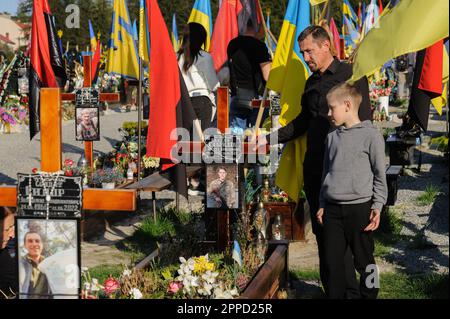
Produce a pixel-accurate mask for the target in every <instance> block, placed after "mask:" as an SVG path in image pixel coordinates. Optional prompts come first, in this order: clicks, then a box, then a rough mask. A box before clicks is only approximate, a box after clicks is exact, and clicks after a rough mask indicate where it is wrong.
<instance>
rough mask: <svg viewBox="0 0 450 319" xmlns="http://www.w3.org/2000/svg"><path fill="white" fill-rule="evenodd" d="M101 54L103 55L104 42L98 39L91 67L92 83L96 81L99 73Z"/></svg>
mask: <svg viewBox="0 0 450 319" xmlns="http://www.w3.org/2000/svg"><path fill="white" fill-rule="evenodd" d="M101 55H102V44H101V43H100V41H98V42H97V48H96V49H95V53H94V57H93V58H92V67H91V75H92V77H91V78H92V83H94V82H95V81H96V78H97V75H98V66H99V64H100V58H101Z"/></svg>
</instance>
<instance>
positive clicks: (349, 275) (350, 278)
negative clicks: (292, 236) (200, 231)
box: [304, 170, 361, 299]
mask: <svg viewBox="0 0 450 319" xmlns="http://www.w3.org/2000/svg"><path fill="white" fill-rule="evenodd" d="M304 180H305V186H304V189H305V194H306V199H307V200H308V204H309V210H310V215H311V225H312V231H313V233H314V235H315V236H316V242H317V248H318V250H319V269H320V280H321V282H322V285H323V288H324V290H325V293H326V294H327V295H328V277H329V276H328V272H327V267H326V264H325V248H324V241H323V227H322V225H319V223H318V222H317V218H316V214H317V211H318V210H319V194H320V187H321V186H322V176H321V175H320V174H311V173H308V172H307V171H306V170H304ZM344 260H345V261H344V263H345V291H346V293H345V298H346V299H359V298H361V296H360V293H359V285H358V281H357V280H356V273H355V266H354V265H353V255H352V252H351V250H350V248H347V250H346V252H345V257H344Z"/></svg>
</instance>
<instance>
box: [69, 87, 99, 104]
mask: <svg viewBox="0 0 450 319" xmlns="http://www.w3.org/2000/svg"><path fill="white" fill-rule="evenodd" d="M99 104H100V94H99V92H98V90H96V89H93V88H90V87H88V88H81V89H78V90H76V91H75V106H76V107H83V106H88V107H94V106H99Z"/></svg>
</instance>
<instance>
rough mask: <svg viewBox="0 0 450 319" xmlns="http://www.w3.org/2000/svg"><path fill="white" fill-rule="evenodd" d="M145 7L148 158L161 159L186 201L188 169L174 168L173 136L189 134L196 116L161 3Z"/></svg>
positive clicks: (149, 1) (149, 2) (151, 0)
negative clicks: (147, 61) (149, 68)
mask: <svg viewBox="0 0 450 319" xmlns="http://www.w3.org/2000/svg"><path fill="white" fill-rule="evenodd" d="M146 4H147V8H148V11H147V13H146V16H147V19H148V20H147V21H148V25H149V33H150V44H151V45H150V64H151V72H150V91H151V94H150V95H151V98H150V118H149V126H148V133H147V156H150V157H157V158H160V159H161V161H162V163H163V164H165V165H163V170H164V169H165V168H167V170H164V171H165V172H167V173H168V174H169V178H170V180H171V181H172V184H173V185H174V188H175V191H176V192H178V193H179V194H181V195H183V196H185V197H187V185H186V168H185V165H183V164H177V165H176V166H173V164H174V163H173V162H172V149H173V148H174V147H176V144H177V142H178V141H177V140H174V139H173V138H171V134H172V132H174V130H178V129H180V128H185V129H187V130H188V131H190V130H191V128H192V125H193V121H194V120H195V119H196V115H195V112H194V109H193V107H192V104H191V100H190V98H189V93H188V90H187V88H186V84H185V83H184V80H183V77H182V75H181V72H180V69H179V67H178V62H177V57H176V55H175V51H174V50H173V45H172V41H171V39H170V36H169V32H168V30H167V27H166V24H165V22H164V18H163V16H162V14H161V10H160V9H159V6H158V3H157V1H156V0H146ZM175 132H176V131H175ZM163 173H164V172H163Z"/></svg>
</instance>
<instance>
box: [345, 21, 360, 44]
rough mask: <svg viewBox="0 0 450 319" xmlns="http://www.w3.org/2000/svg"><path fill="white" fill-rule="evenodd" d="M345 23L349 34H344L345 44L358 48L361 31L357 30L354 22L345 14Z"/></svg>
mask: <svg viewBox="0 0 450 319" xmlns="http://www.w3.org/2000/svg"><path fill="white" fill-rule="evenodd" d="M343 20H344V25H345V27H346V29H347V34H346V35H344V39H345V45H346V46H351V47H353V48H356V45H357V44H358V40H359V32H358V31H357V30H356V27H355V26H354V24H353V22H352V21H351V20H349V19H348V18H347V17H346V16H345V15H344V17H343Z"/></svg>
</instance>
